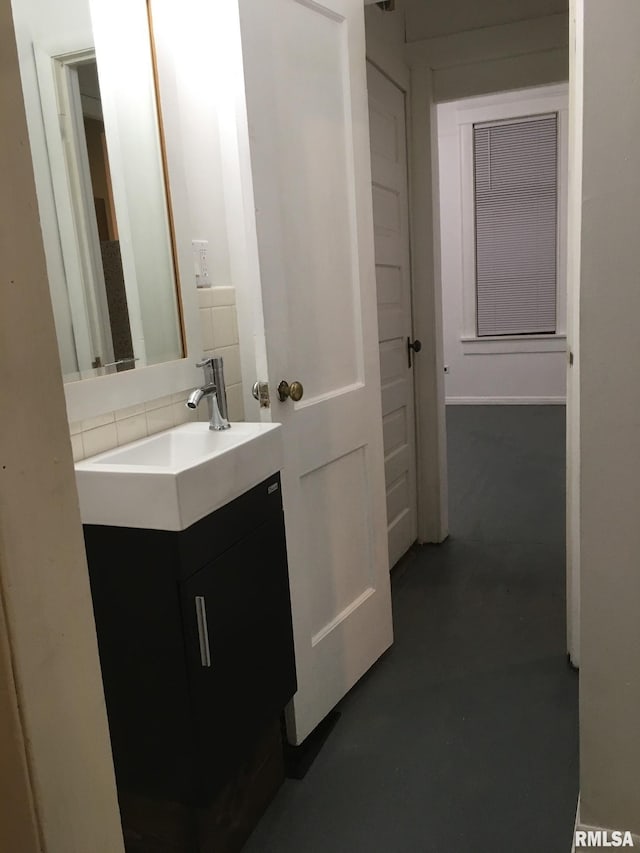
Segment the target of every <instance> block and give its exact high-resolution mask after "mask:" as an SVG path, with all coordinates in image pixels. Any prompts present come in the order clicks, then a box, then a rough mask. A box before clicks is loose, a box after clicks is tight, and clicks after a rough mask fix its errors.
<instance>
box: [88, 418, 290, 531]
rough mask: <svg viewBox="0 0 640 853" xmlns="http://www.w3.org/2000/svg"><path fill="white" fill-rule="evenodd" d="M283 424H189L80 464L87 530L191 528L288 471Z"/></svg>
mask: <svg viewBox="0 0 640 853" xmlns="http://www.w3.org/2000/svg"><path fill="white" fill-rule="evenodd" d="M280 433H281V430H280V425H279V424H267V423H234V424H232V426H231V429H227V430H223V431H221V432H214V431H212V430H210V429H209V425H208V424H206V423H188V424H182V425H181V426H178V427H174V428H173V429H170V430H167V431H166V432H162V433H158V434H157V435H152V436H149V437H148V438H142V439H140V440H139V441H134V442H132V443H131V444H127V445H125V446H123V447H118V448H116V449H114V450H109V451H107V452H106V453H100V454H98V455H97V456H92V457H91V458H89V459H85V460H83V461H82V462H77V463H76V466H75V469H76V483H77V486H78V496H79V498H80V513H81V516H82V521H83V523H84V524H105V525H111V526H116V527H143V528H150V529H152V530H184V529H185V528H187V527H189V526H190V525H191V524H193V523H194V522H196V521H199V520H200V519H201V518H204V516H205V515H208V514H209V513H210V512H213V511H214V510H216V509H219V507H221V506H223V505H224V504H226V503H228V502H229V501H232V500H233V499H234V498H237V497H239V495H241V494H242V493H243V492H246V491H247V490H248V489H250V488H252V487H253V486H256V485H257V484H258V483H261V482H262V481H263V480H265V479H266V478H267V477H268V476H269V475H270V474H273V473H275V472H276V471H279V470H280V468H281V467H282V446H281V437H280Z"/></svg>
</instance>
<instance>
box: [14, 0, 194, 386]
mask: <svg viewBox="0 0 640 853" xmlns="http://www.w3.org/2000/svg"><path fill="white" fill-rule="evenodd" d="M56 7H57V8H56ZM14 15H15V16H16V18H17V19H18V23H19V24H20V25H21V26H20V29H19V32H20V33H21V36H22V37H21V41H22V44H21V45H20V47H21V48H22V50H21V51H20V54H21V55H20V61H21V71H22V74H23V87H24V90H25V104H26V106H27V115H28V119H30V121H29V131H30V141H31V145H32V151H33V154H34V173H35V177H36V186H37V189H38V201H39V206H40V212H41V219H42V221H43V237H44V243H45V252H46V255H47V267H48V273H49V280H50V284H51V295H52V301H53V307H54V315H55V318H56V329H57V333H58V341H59V348H60V356H61V362H62V368H63V374H64V378H65V381H73V380H77V379H84V378H90V377H93V376H98V375H102V374H106V373H115V372H119V371H123V370H131V369H133V368H137V367H144V366H147V365H152V364H159V363H162V362H167V361H173V360H176V359H180V358H182V357H183V356H184V346H183V333H182V325H181V319H180V312H179V298H178V290H177V275H176V267H175V251H174V246H173V242H172V233H171V227H170V214H169V205H168V200H167V192H166V183H165V168H164V153H163V148H162V140H161V134H160V126H159V121H158V107H157V96H156V83H155V73H154V66H153V57H152V46H151V36H150V29H149V19H148V10H147V3H146V0H128V2H126V3H124V2H119V0H118V2H115V3H113V2H112V3H109V4H107V3H105V2H104V0H66V2H56V0H54V3H51V2H50V0H14ZM45 33H46V35H45ZM69 33H72V34H73V35H72V36H70V35H69ZM70 39H72V40H73V44H72V45H71V47H72V49H65V50H60V49H59V47H58V45H59V44H62V43H67V44H68V42H69V40H70ZM29 42H30V44H29ZM29 47H30V48H31V50H30V51H29V50H28V48H29ZM34 63H35V68H33V64H34ZM30 66H31V67H30ZM34 71H35V74H34V73H33V72H34ZM51 214H53V216H52V215H51Z"/></svg>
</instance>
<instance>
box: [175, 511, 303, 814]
mask: <svg viewBox="0 0 640 853" xmlns="http://www.w3.org/2000/svg"><path fill="white" fill-rule="evenodd" d="M182 606H183V615H184V624H185V644H186V655H187V662H188V668H189V675H190V682H191V698H192V707H193V718H194V724H195V727H196V749H197V751H198V754H197V756H196V760H197V764H198V765H199V770H200V774H199V775H200V790H201V793H202V795H203V796H204V797H208V796H210V795H211V794H212V793H214V792H215V790H216V789H217V788H218V787H219V786H220V784H221V783H223V782H224V780H225V778H227V777H228V774H229V772H231V771H232V770H233V769H234V768H235V767H236V766H238V764H239V763H240V762H241V761H242V759H243V758H244V756H245V755H246V754H248V752H249V751H250V750H251V749H252V748H253V746H254V744H255V741H256V739H257V738H258V737H259V735H260V733H261V732H262V730H263V727H264V725H265V724H268V722H270V721H272V720H273V719H274V717H277V716H278V715H279V713H280V711H281V710H282V708H283V707H284V706H285V705H286V703H287V702H288V701H289V699H290V698H291V697H292V695H293V693H294V692H295V690H296V678H295V664H294V657H293V632H292V626H291V605H290V598H289V580H288V574H287V558H286V549H285V540H284V528H283V525H282V521H281V519H279V520H278V523H277V524H274V523H272V522H270V523H267V524H263V525H262V526H260V527H258V528H257V529H256V530H255V532H254V533H252V534H251V535H250V536H248V537H247V538H246V539H244V540H242V541H241V542H239V543H238V544H236V545H234V546H233V547H232V548H230V549H229V550H228V551H226V552H225V553H224V554H222V556H220V557H219V558H218V559H216V560H214V561H213V562H211V563H210V564H208V565H206V566H205V567H204V568H202V569H200V570H199V571H198V572H196V573H195V574H194V575H192V576H191V577H190V578H188V579H187V580H186V581H185V582H184V583H183V584H182Z"/></svg>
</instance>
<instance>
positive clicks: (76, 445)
mask: <svg viewBox="0 0 640 853" xmlns="http://www.w3.org/2000/svg"><path fill="white" fill-rule="evenodd" d="M71 450H72V451H73V461H74V462H79V461H80V460H81V459H84V444H83V442H82V433H77V434H74V435H72V436H71Z"/></svg>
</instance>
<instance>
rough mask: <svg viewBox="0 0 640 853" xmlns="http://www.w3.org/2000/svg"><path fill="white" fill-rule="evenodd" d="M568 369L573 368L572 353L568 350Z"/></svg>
mask: <svg viewBox="0 0 640 853" xmlns="http://www.w3.org/2000/svg"><path fill="white" fill-rule="evenodd" d="M569 367H573V353H572V352H571V350H569Z"/></svg>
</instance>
